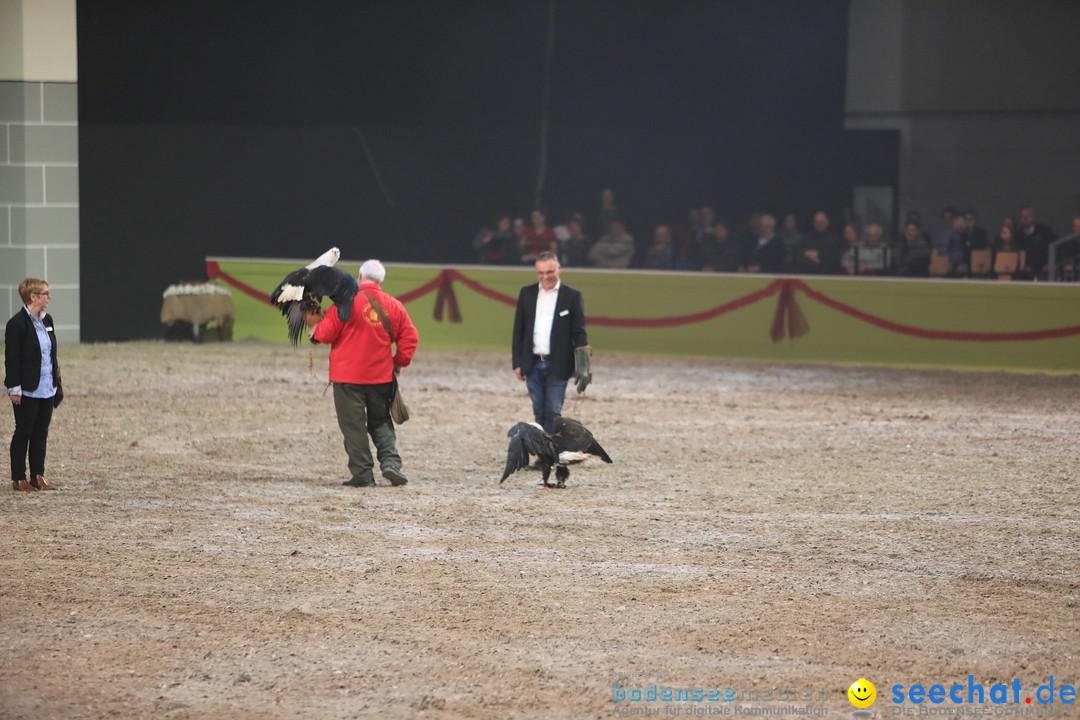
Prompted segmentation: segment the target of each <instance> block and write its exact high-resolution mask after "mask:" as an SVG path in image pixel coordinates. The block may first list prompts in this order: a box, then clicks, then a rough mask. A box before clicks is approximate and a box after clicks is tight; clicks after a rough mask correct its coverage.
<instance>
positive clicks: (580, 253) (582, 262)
mask: <svg viewBox="0 0 1080 720" xmlns="http://www.w3.org/2000/svg"><path fill="white" fill-rule="evenodd" d="M583 226H584V220H583V219H582V217H581V215H580V214H578V213H574V214H573V215H571V216H570V219H569V220H568V221H567V223H566V229H567V231H568V232H569V233H570V237H569V238H568V239H567V240H566V242H565V243H563V248H562V253H561V255H560V257H561V258H562V264H563V265H565V266H567V267H585V266H586V265H588V264H589V248H590V246H591V243H590V242H589V237H588V236H587V235H586V234H585V230H584V227H583Z"/></svg>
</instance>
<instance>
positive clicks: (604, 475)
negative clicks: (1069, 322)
mask: <svg viewBox="0 0 1080 720" xmlns="http://www.w3.org/2000/svg"><path fill="white" fill-rule="evenodd" d="M60 359H61V364H62V367H63V372H64V379H65V387H66V390H67V399H66V400H65V402H64V404H63V405H62V406H61V407H60V409H59V410H58V411H57V414H56V416H55V418H54V421H53V425H52V435H51V445H50V451H49V471H48V476H49V478H50V480H51V481H52V482H53V483H54V484H55V485H57V486H59V488H60V489H59V490H58V491H57V492H52V493H46V492H37V493H32V494H31V493H15V492H12V491H11V490H5V491H4V492H3V493H0V498H2V501H0V504H2V507H0V513H2V523H3V525H2V527H3V537H4V539H5V541H6V542H4V543H3V547H2V548H0V562H2V575H0V648H2V650H0V672H2V674H3V680H2V681H0V718H4V719H5V720H8V719H15V718H20V719H21V718H27V719H31V718H32V719H34V720H43V719H46V718H64V719H76V718H165V719H180V718H184V719H189V718H190V719H196V718H200V719H201V718H215V719H219V718H260V719H267V718H328V719H337V718H368V717H385V718H414V717H415V718H603V717H612V716H630V715H631V713H641V712H643V711H644V709H645V708H646V707H648V708H652V709H653V710H655V711H656V712H659V713H665V714H666V716H672V715H678V716H685V717H690V716H704V715H705V714H707V713H708V714H717V713H719V712H722V711H725V709H726V711H727V712H729V713H731V712H733V709H737V708H741V709H742V710H741V712H742V713H745V711H746V709H748V708H757V709H759V710H761V709H764V710H765V711H769V712H779V711H780V710H782V709H784V708H790V707H794V708H796V709H797V708H800V707H812V712H813V713H814V714H817V715H821V714H830V715H834V716H844V717H847V716H848V715H849V713H850V712H851V711H852V710H853V709H854V708H853V707H852V705H851V704H850V703H849V702H848V699H847V695H846V690H847V688H848V686H849V685H850V684H851V683H852V682H853V681H855V680H856V679H858V678H860V677H865V678H867V679H868V680H870V681H871V682H873V683H875V684H876V685H877V688H878V701H877V704H876V705H875V706H874V707H873V708H872V710H874V711H876V714H877V716H878V717H887V716H891V715H893V714H894V712H893V711H894V708H893V707H892V706H891V705H890V704H889V703H888V697H889V694H890V692H889V688H891V687H892V686H893V685H895V684H902V685H904V686H910V685H911V684H914V683H921V684H923V685H924V686H929V685H931V684H934V683H944V684H945V685H946V686H948V685H950V684H952V683H967V682H968V676H969V675H972V676H973V678H974V682H977V683H980V684H982V685H983V686H985V687H986V688H987V689H989V688H990V687H991V685H992V684H994V683H1011V682H1012V681H1013V679H1018V680H1019V681H1020V682H1021V683H1022V684H1023V688H1024V691H1023V692H1024V693H1025V694H1028V695H1030V694H1031V693H1032V692H1033V691H1034V688H1035V687H1037V686H1038V685H1040V684H1043V683H1046V682H1047V681H1048V680H1049V679H1050V676H1054V678H1055V682H1056V683H1057V686H1058V687H1059V688H1060V686H1061V685H1062V684H1064V683H1069V684H1071V685H1073V686H1075V685H1077V684H1078V681H1080V610H1078V603H1080V569H1078V564H1077V561H1078V558H1080V515H1078V500H1077V491H1078V482H1077V464H1078V460H1080V455H1078V449H1080V448H1078V439H1080V438H1078V433H1077V428H1078V421H1080V406H1078V403H1077V398H1078V397H1080V377H1047V376H1039V375H1030V376H1024V375H1011V374H1004V373H963V372H949V371H919V370H910V371H901V370H887V369H865V368H847V369H838V368H828V367H810V366H778V365H755V364H750V363H732V362H721V361H715V362H714V361H708V360H685V361H666V360H661V359H656V358H635V357H622V356H620V357H615V356H610V355H604V354H602V353H599V354H597V356H596V357H595V358H594V371H595V382H594V385H593V386H592V387H590V389H589V391H588V392H587V394H586V395H587V397H586V398H585V399H584V400H577V399H568V401H567V404H566V407H565V408H564V413H565V414H566V415H568V416H571V417H577V418H579V419H581V420H582V421H584V422H585V423H586V424H587V425H588V426H590V427H591V428H592V429H593V430H594V432H595V434H596V436H597V438H598V440H599V441H600V442H601V444H602V445H603V446H604V447H605V448H606V449H607V451H608V452H609V453H610V455H611V457H612V458H614V460H615V464H613V465H603V464H599V463H597V464H586V465H581V466H575V467H573V468H572V474H571V477H570V480H569V483H568V488H567V489H566V490H562V491H558V490H545V489H543V488H541V487H538V480H539V477H538V473H535V472H521V473H518V474H516V475H514V476H512V477H511V478H510V479H509V480H508V481H507V482H506V483H505V484H503V485H501V486H500V485H499V483H498V479H499V476H500V475H501V471H502V467H503V463H504V461H505V456H506V437H505V434H506V431H507V429H508V428H509V427H510V426H511V425H512V424H513V423H515V422H516V421H518V420H522V419H526V420H527V419H530V418H529V414H530V413H529V404H528V398H527V395H526V394H525V390H524V387H523V385H521V384H519V383H518V382H517V381H516V380H514V378H513V374H512V372H511V370H510V368H509V367H508V365H509V360H508V356H507V354H500V353H452V352H437V351H425V350H424V349H423V348H421V351H420V353H419V355H418V357H417V360H416V362H415V363H414V365H413V367H412V368H410V369H409V370H407V371H406V372H405V373H404V375H403V383H404V387H405V390H406V392H407V398H408V400H409V402H410V405H411V407H412V410H413V413H414V417H413V419H412V420H410V421H409V422H408V423H407V424H406V425H404V426H402V427H401V428H400V429H399V433H398V437H399V446H400V449H401V452H402V455H403V456H404V458H405V462H406V465H405V470H406V472H407V473H408V475H409V476H410V478H411V482H410V483H409V484H408V485H407V486H405V487H399V488H393V487H389V486H380V487H376V488H367V489H356V488H348V487H342V486H341V484H340V483H341V481H342V480H344V479H346V477H347V474H346V468H345V456H344V451H343V449H342V446H341V437H340V434H339V432H338V429H337V425H336V421H335V418H334V411H333V402H332V394H331V393H328V392H324V389H325V385H326V382H325V378H326V354H325V349H324V348H318V349H316V350H315V351H314V352H313V354H312V352H311V351H309V350H308V349H307V348H302V349H299V350H297V349H292V348H289V347H287V346H279V345H269V344H263V343H245V342H238V343H222V344H206V345H201V346H196V345H193V344H191V343H184V344H167V343H163V342H146V343H130V344H116V345H83V346H66V347H62V348H61V352H60ZM309 363H310V364H311V366H312V367H311V368H309ZM11 430H12V418H11V414H10V412H5V413H4V414H3V416H2V419H0V432H2V433H3V436H4V437H5V439H6V438H8V437H10V434H11ZM380 482H381V480H380ZM5 487H9V486H5ZM616 682H618V683H619V684H618V686H617V688H616V689H613V683H616ZM653 684H655V685H657V686H659V687H660V688H695V687H698V688H704V689H719V690H721V691H723V692H725V693H728V694H727V697H729V698H730V697H732V694H734V696H735V698H736V699H735V700H734V701H732V702H723V701H721V702H692V701H688V700H683V701H671V702H666V703H663V702H656V703H649V704H645V703H640V702H639V703H633V702H615V701H614V697H615V696H616V693H617V692H619V690H622V691H623V692H631V693H632V692H633V689H634V688H644V689H645V691H646V692H648V688H649V687H650V686H651V685H653ZM810 694H813V696H814V698H815V699H814V700H813V701H812V702H807V701H806V699H807V698H808V697H809V695H810ZM1021 702H1022V701H1021ZM907 707H908V708H909V709H912V708H915V709H917V707H918V706H913V705H911V704H910V703H909V704H908V705H907ZM969 707H970V706H969ZM789 712H790V711H789ZM735 714H740V712H736V713H735Z"/></svg>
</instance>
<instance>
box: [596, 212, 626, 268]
mask: <svg viewBox="0 0 1080 720" xmlns="http://www.w3.org/2000/svg"><path fill="white" fill-rule="evenodd" d="M634 250H635V245H634V238H633V237H631V236H630V234H629V233H628V232H626V226H625V225H623V222H622V220H613V221H612V223H611V233H610V234H608V235H605V236H604V237H602V238H600V239H599V240H597V241H596V244H595V245H593V246H592V250H590V251H589V262H591V263H592V264H593V265H594V266H596V267H602V268H628V267H630V261H631V260H632V259H633V258H634Z"/></svg>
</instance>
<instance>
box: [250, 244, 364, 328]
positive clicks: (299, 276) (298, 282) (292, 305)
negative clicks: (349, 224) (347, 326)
mask: <svg viewBox="0 0 1080 720" xmlns="http://www.w3.org/2000/svg"><path fill="white" fill-rule="evenodd" d="M340 257H341V251H340V250H338V249H337V248H336V247H335V248H330V249H329V250H327V251H326V252H325V253H323V254H322V255H320V256H319V257H318V258H317V259H316V260H315V261H314V262H312V263H311V264H310V265H307V266H306V267H302V268H300V269H299V270H294V271H292V272H291V273H289V274H288V275H286V276H285V279H284V280H282V281H281V284H280V285H278V286H277V287H276V288H275V289H274V292H272V293H270V302H271V303H272V304H273V305H274V307H276V308H279V309H280V310H281V314H282V315H284V316H285V319H286V322H287V323H288V325H289V342H291V343H292V344H293V345H297V344H299V342H300V333H301V332H303V330H304V311H305V310H307V309H309V308H314V307H321V306H322V299H323V296H325V295H328V296H329V297H330V299H331V300H333V301H334V305H337V309H338V317H340V318H341V321H342V322H346V321H348V319H349V314H350V313H351V311H352V305H353V300H355V299H356V288H357V283H356V278H354V277H353V276H352V275H350V274H349V273H347V272H345V271H344V270H338V269H337V268H335V267H334V263H336V262H337V261H338V258H340Z"/></svg>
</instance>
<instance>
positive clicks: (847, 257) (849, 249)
mask: <svg viewBox="0 0 1080 720" xmlns="http://www.w3.org/2000/svg"><path fill="white" fill-rule="evenodd" d="M840 247H841V248H842V249H843V250H842V253H843V254H842V255H841V256H840V267H841V269H842V270H843V272H844V273H845V274H847V275H854V274H855V250H856V248H858V247H859V226H858V225H856V224H855V223H853V222H849V223H847V224H846V225H844V230H843V233H842V235H841V237H840Z"/></svg>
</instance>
